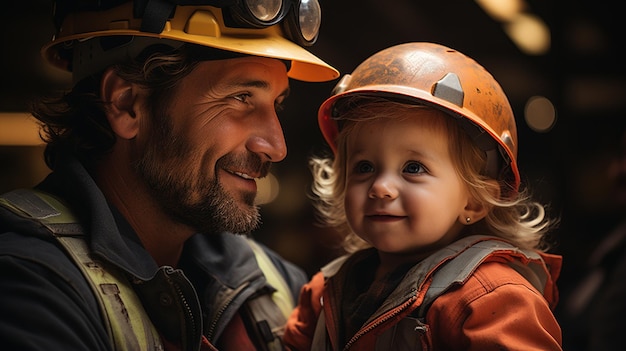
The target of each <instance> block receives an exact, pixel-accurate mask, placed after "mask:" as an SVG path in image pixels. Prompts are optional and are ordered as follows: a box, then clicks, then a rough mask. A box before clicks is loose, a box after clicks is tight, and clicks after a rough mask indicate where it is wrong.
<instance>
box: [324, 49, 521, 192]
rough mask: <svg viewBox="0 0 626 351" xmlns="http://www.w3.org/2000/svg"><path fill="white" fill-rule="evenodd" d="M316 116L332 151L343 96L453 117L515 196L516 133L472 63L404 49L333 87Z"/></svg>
mask: <svg viewBox="0 0 626 351" xmlns="http://www.w3.org/2000/svg"><path fill="white" fill-rule="evenodd" d="M333 94H334V95H333V96H331V97H330V98H328V99H327V100H326V101H325V102H324V103H323V104H322V105H321V107H320V109H319V112H318V120H319V125H320V128H321V131H322V134H323V135H324V138H325V139H326V141H327V142H328V143H329V145H330V146H331V148H332V149H333V150H334V151H336V137H337V134H338V132H339V126H338V124H337V121H336V120H335V119H334V117H335V116H336V115H337V109H338V105H340V102H341V100H342V99H343V98H345V97H348V96H358V95H364V96H380V97H387V98H391V99H396V100H399V101H404V102H406V103H416V104H424V105H428V106H432V107H434V108H437V109H439V110H441V111H443V112H445V113H447V114H448V115H450V116H452V117H454V118H455V119H456V120H457V121H459V123H460V124H461V126H462V127H463V128H464V129H465V130H466V131H467V132H468V133H469V135H470V136H471V137H472V139H473V140H474V142H476V143H477V144H478V146H479V147H480V148H481V149H482V150H483V151H485V152H486V154H487V159H488V168H489V169H488V170H487V172H488V173H489V174H490V175H491V176H493V177H494V178H495V179H500V180H504V181H505V182H506V184H507V185H508V190H511V191H509V192H508V194H509V195H512V194H514V193H516V192H517V191H518V188H519V185H520V175H519V170H518V167H517V127H516V125H515V117H514V115H513V110H512V108H511V105H510V103H509V100H508V99H507V97H506V95H505V93H504V91H503V90H502V88H501V87H500V85H499V84H498V82H497V81H496V80H495V78H494V77H493V76H492V75H491V74H490V73H489V72H487V70H485V69H484V68H483V67H482V66H481V65H479V64H478V63H477V62H476V61H474V60H473V59H471V58H470V57H467V56H466V55H464V54H462V53H460V52H458V51H456V50H453V49H450V48H448V47H445V46H443V45H439V44H435V43H425V42H416V43H405V44H400V45H396V46H392V47H390V48H387V49H384V50H382V51H379V52H378V53H375V54H374V55H372V56H370V57H369V58H367V59H366V60H365V61H363V62H362V63H361V64H360V65H359V66H358V67H357V68H356V69H355V70H354V71H353V72H352V74H349V75H346V76H344V77H343V78H342V79H341V80H340V81H339V82H338V84H337V86H336V88H335V90H334V92H333Z"/></svg>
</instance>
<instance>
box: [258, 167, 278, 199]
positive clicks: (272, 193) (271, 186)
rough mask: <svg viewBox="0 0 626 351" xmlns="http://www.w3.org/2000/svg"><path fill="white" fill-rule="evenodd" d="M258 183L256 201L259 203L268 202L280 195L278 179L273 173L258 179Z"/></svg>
mask: <svg viewBox="0 0 626 351" xmlns="http://www.w3.org/2000/svg"><path fill="white" fill-rule="evenodd" d="M256 185H257V189H258V191H257V195H256V199H255V201H254V202H255V203H256V204H257V205H263V204H268V203H270V202H272V201H274V199H276V197H277V196H278V189H279V185H278V179H276V177H275V176H274V175H273V174H272V173H269V174H268V175H267V177H265V178H261V179H257V180H256Z"/></svg>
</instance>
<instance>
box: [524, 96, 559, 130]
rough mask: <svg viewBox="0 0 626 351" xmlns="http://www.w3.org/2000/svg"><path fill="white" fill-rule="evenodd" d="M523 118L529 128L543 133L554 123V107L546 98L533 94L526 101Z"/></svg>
mask: <svg viewBox="0 0 626 351" xmlns="http://www.w3.org/2000/svg"><path fill="white" fill-rule="evenodd" d="M524 119H525V120H526V124H528V126H529V127H530V129H532V130H534V131H535V132H539V133H545V132H548V131H550V129H552V127H554V125H555V124H556V109H555V108H554V104H552V101H550V100H549V99H548V98H545V97H543V96H533V97H531V98H530V99H528V101H527V102H526V106H525V108H524Z"/></svg>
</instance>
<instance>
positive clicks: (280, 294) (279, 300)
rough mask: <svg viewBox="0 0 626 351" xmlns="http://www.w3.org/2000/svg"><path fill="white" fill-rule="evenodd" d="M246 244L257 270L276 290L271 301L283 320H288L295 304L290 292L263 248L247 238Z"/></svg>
mask: <svg viewBox="0 0 626 351" xmlns="http://www.w3.org/2000/svg"><path fill="white" fill-rule="evenodd" d="M248 243H249V244H250V247H251V248H252V251H253V252H254V256H255V257H256V261H257V263H258V264H259V268H261V271H263V274H264V275H265V279H267V282H268V283H269V284H270V285H271V286H273V287H274V288H276V291H275V292H274V293H273V294H272V300H274V302H275V303H276V305H278V308H280V310H281V312H282V313H283V315H284V316H285V318H289V315H290V314H291V311H292V310H293V308H294V307H295V302H294V300H293V297H292V296H291V290H290V289H289V286H288V285H287V282H285V279H283V276H282V275H281V274H280V272H279V271H278V269H276V266H274V263H273V262H272V260H271V259H270V258H269V257H268V256H267V254H266V253H265V251H263V248H261V247H260V246H259V244H257V243H256V242H254V240H252V239H249V238H248Z"/></svg>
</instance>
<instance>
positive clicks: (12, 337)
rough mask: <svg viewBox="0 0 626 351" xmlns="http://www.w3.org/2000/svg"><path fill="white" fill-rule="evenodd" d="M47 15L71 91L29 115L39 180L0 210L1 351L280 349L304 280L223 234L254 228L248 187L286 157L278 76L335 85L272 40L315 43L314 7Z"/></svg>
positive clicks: (136, 6)
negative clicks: (35, 127) (38, 137)
mask: <svg viewBox="0 0 626 351" xmlns="http://www.w3.org/2000/svg"><path fill="white" fill-rule="evenodd" d="M175 3H176V4H175ZM187 3H190V5H187ZM248 3H250V4H251V6H248ZM255 4H260V5H259V6H253V5H255ZM279 5H280V6H282V7H279ZM272 6H275V7H272ZM55 9H56V13H55V20H56V23H57V25H58V26H59V29H58V33H57V35H56V37H55V39H54V40H53V41H52V42H51V43H50V44H48V45H47V46H45V47H44V49H43V53H44V55H45V57H46V58H47V59H48V60H49V61H50V62H52V63H53V64H55V65H57V66H58V67H62V68H64V69H67V70H69V71H71V72H72V75H73V79H74V82H75V83H74V86H73V88H72V90H71V91H70V92H68V93H66V94H64V95H62V96H60V97H58V98H57V99H48V100H46V101H45V103H41V104H39V105H38V106H36V107H35V108H34V111H33V114H34V116H35V117H36V118H37V119H39V121H40V122H41V123H42V126H43V129H42V131H43V137H44V138H45V140H46V141H47V143H48V145H47V147H46V152H45V157H46V162H47V164H48V166H49V167H50V168H51V169H52V170H53V172H52V173H51V174H50V175H49V176H48V177H47V178H46V179H45V180H44V181H43V182H42V183H41V184H39V185H37V186H36V189H35V190H34V191H31V190H26V191H25V190H20V191H14V192H10V193H8V194H4V195H2V196H1V197H0V205H2V206H0V345H1V347H2V349H3V350H36V349H37V350H39V349H47V350H112V349H129V350H138V349H154V350H162V349H165V350H200V349H202V350H214V349H215V348H218V349H220V350H252V349H263V348H265V347H280V346H279V341H278V340H277V339H278V338H277V336H280V323H281V321H282V319H281V317H282V315H283V314H281V311H280V309H281V308H282V310H283V312H285V310H288V309H289V308H290V304H289V303H290V302H293V299H294V298H295V296H297V293H298V290H299V288H300V285H301V284H302V283H303V282H304V281H305V280H306V277H305V276H304V274H303V272H302V271H301V270H300V269H298V268H296V267H295V266H293V265H292V264H290V263H288V262H285V261H283V260H282V259H281V258H279V257H278V256H277V255H276V254H274V253H273V252H271V251H270V250H268V249H266V248H263V247H261V246H260V245H258V244H255V243H254V242H252V241H251V240H249V239H247V238H246V236H245V235H234V234H232V233H241V234H246V233H249V232H250V231H251V230H253V229H254V228H256V226H257V225H258V223H259V213H258V209H257V207H256V206H255V202H254V200H255V195H256V190H257V188H256V183H255V179H258V178H262V177H264V176H266V175H267V173H268V169H269V167H270V164H271V163H273V162H278V161H280V160H282V159H283V158H285V156H286V145H285V140H284V137H283V133H282V129H281V125H280V123H279V120H278V117H277V111H279V109H280V106H281V104H282V103H283V102H284V100H285V98H286V97H287V95H288V93H289V78H294V79H300V80H304V81H327V80H331V79H334V78H336V77H337V76H338V72H337V71H336V70H335V69H334V68H332V67H330V66H329V65H327V64H326V63H324V62H323V61H321V60H320V59H318V58H317V57H315V56H314V55H312V54H310V53H309V52H308V51H306V50H305V49H304V48H302V47H301V46H299V45H297V44H294V43H293V42H292V41H290V40H288V39H287V38H286V37H287V34H289V35H290V38H292V39H293V40H295V41H297V42H298V43H300V44H302V45H308V44H312V43H313V42H314V41H315V39H316V35H317V29H318V27H319V4H317V2H316V1H308V2H303V3H300V2H299V1H292V0H284V1H283V2H276V1H265V2H264V1H254V2H250V1H237V2H234V1H231V2H228V1H219V0H213V1H210V0H206V1H198V0H190V1H185V0H178V1H175V0H172V1H170V0H145V1H134V2H126V1H120V0H110V1H102V0H101V1H76V0H64V1H62V0H59V1H57V2H56V4H55ZM298 10H299V11H300V13H297V11H298ZM309 17H311V18H312V19H313V21H312V22H311V21H306V20H307V19H309ZM307 24H308V25H310V24H313V27H312V28H307V27H306V26H307ZM268 267H269V268H268ZM260 268H264V270H263V271H262V270H261V269H260ZM268 270H270V271H273V272H276V274H268V273H267V271H268ZM264 272H265V274H264ZM281 283H282V284H283V285H286V287H285V289H281ZM281 290H287V294H286V295H280V294H279V293H280V291H281ZM267 296H270V297H271V299H270V301H271V302H272V303H274V304H273V305H268V304H266V303H265V302H262V301H266V300H267V299H265V300H264V299H263V297H267ZM281 296H282V298H281ZM289 300H291V301H289ZM259 306H260V307H259ZM268 306H270V307H268ZM258 311H261V312H258ZM263 311H265V312H263ZM275 317H276V321H272V319H273V318H275Z"/></svg>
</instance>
